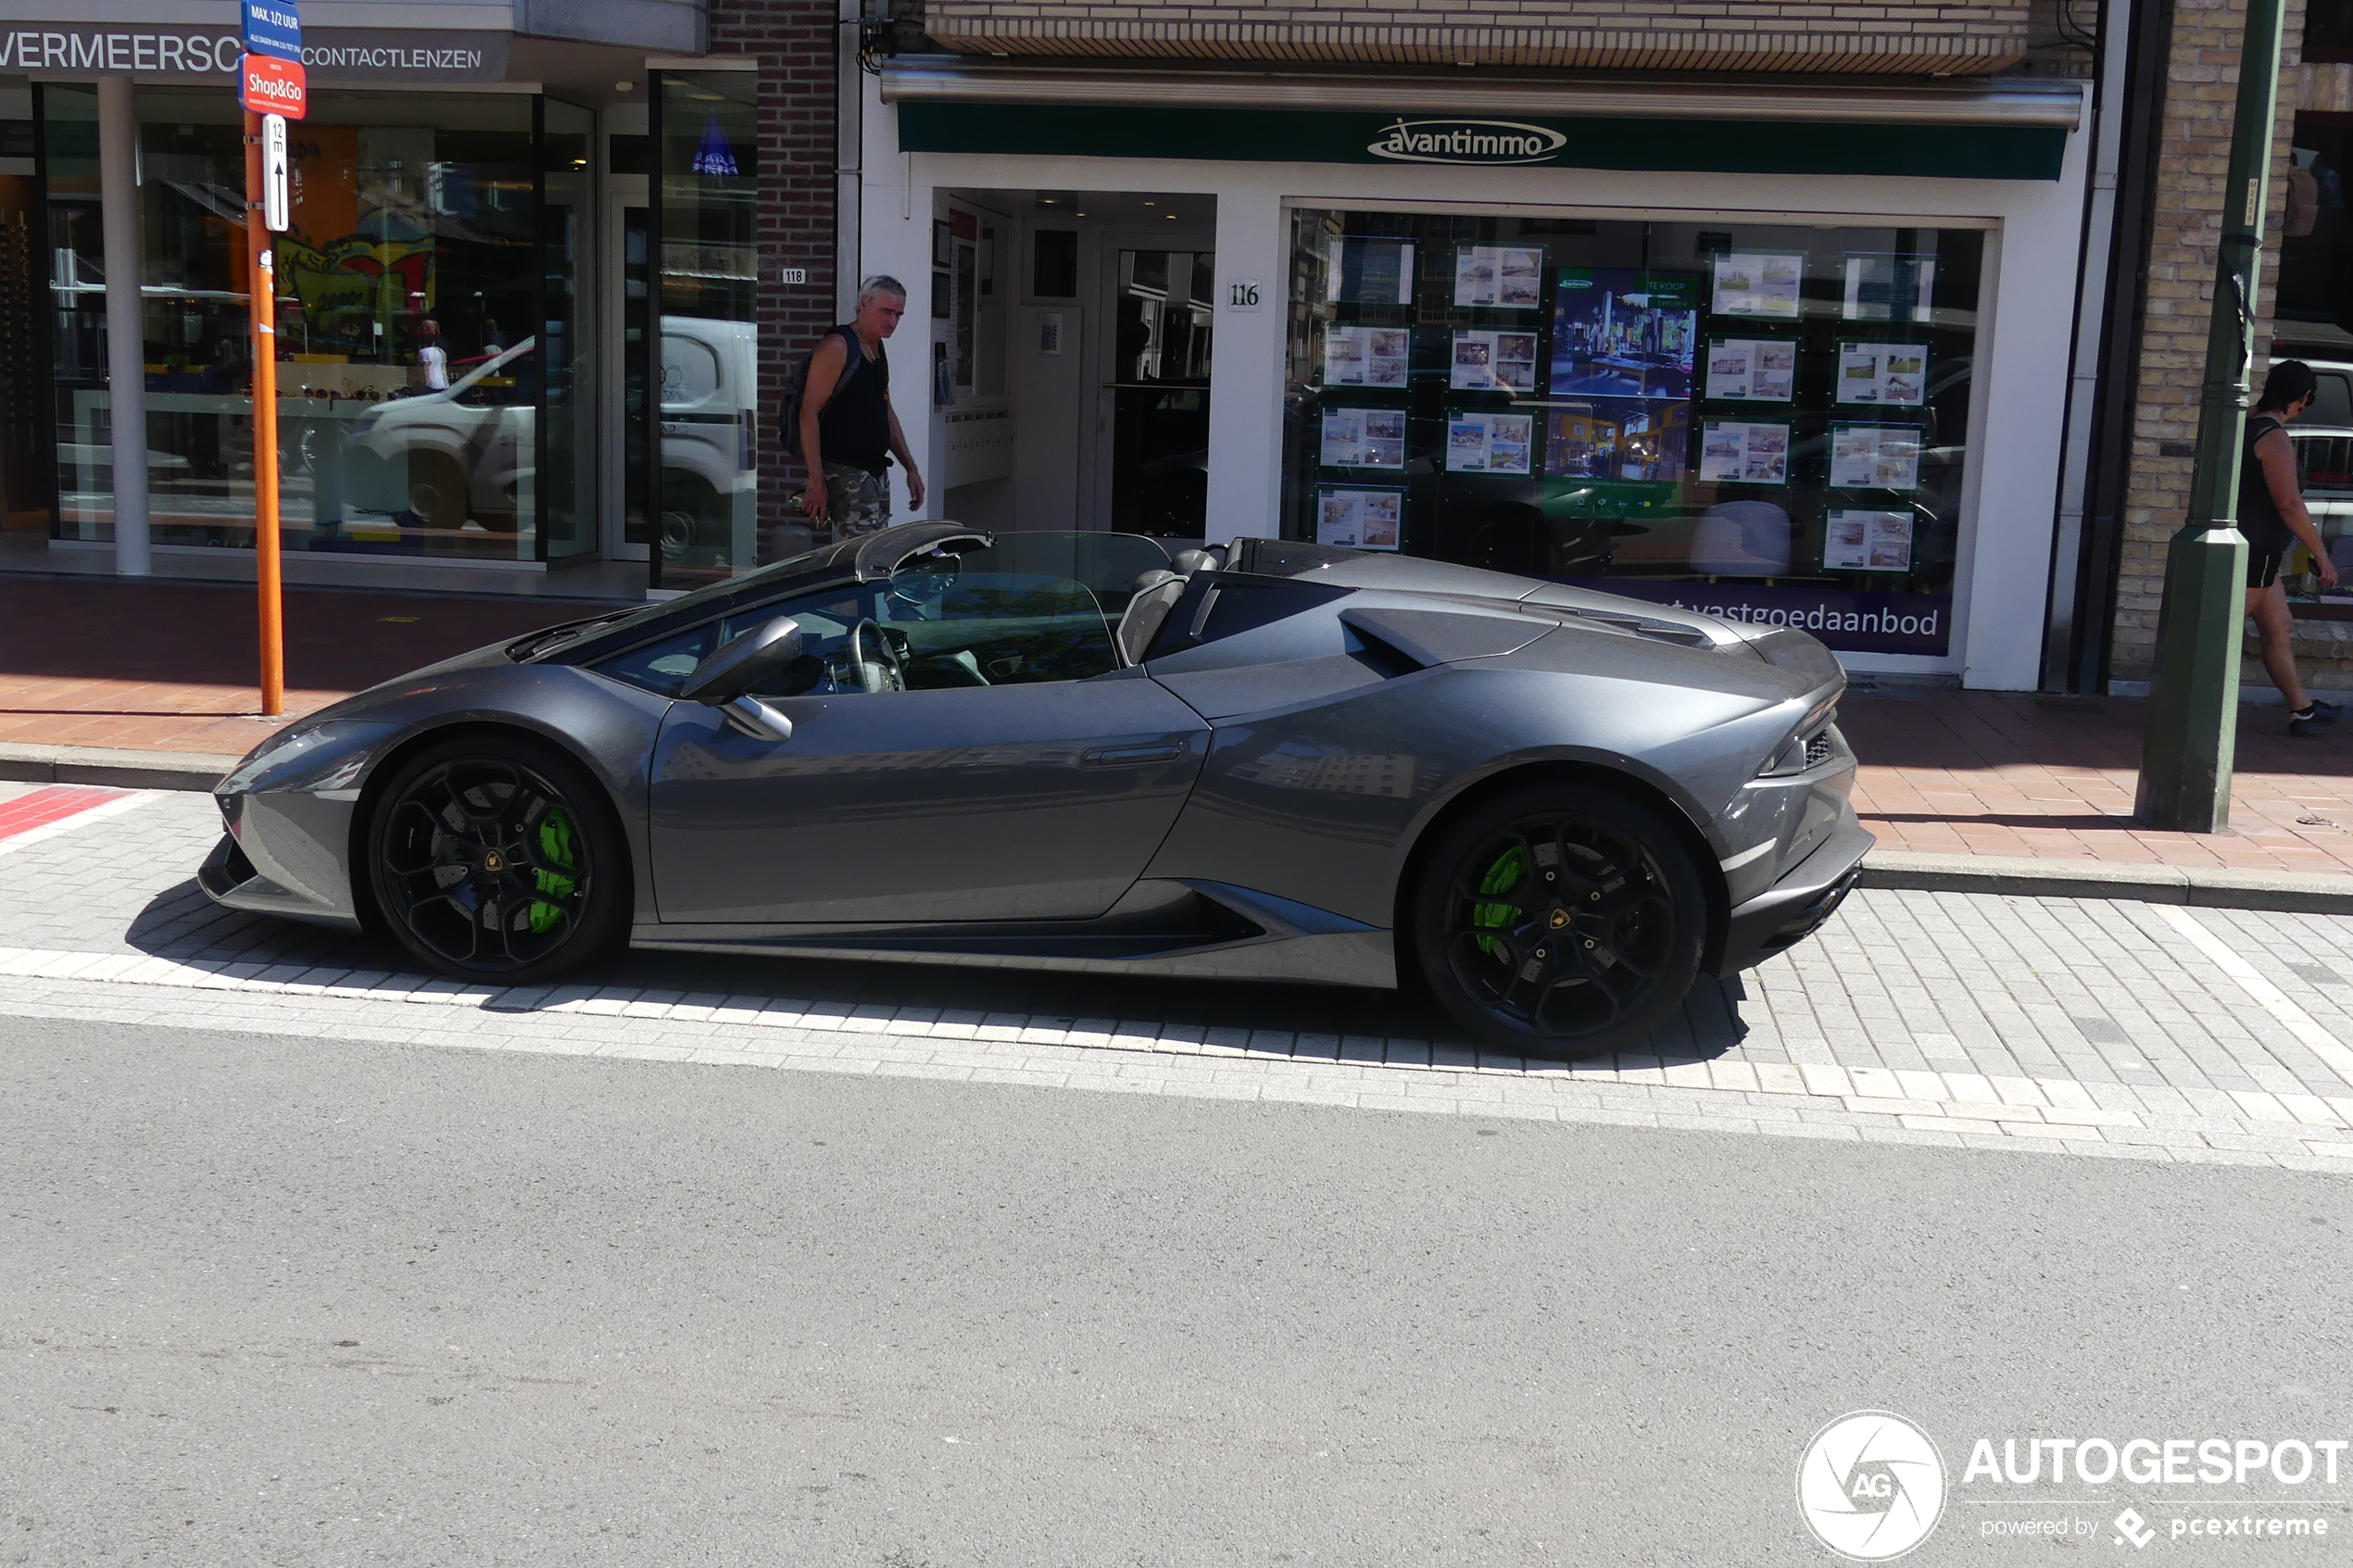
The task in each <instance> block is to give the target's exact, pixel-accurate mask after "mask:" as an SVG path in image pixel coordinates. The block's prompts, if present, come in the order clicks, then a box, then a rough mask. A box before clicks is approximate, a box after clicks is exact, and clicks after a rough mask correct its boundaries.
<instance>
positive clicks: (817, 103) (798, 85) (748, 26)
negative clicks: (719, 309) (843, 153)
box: [711, 0, 842, 537]
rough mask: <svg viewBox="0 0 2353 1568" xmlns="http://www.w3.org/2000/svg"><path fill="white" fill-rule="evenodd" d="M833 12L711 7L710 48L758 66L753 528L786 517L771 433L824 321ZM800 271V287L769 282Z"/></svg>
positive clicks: (828, 304) (831, 255)
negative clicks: (803, 273) (790, 379)
mask: <svg viewBox="0 0 2353 1568" xmlns="http://www.w3.org/2000/svg"><path fill="white" fill-rule="evenodd" d="M835 31H836V23H835V8H834V6H831V5H828V4H812V0H711V53H712V54H714V55H735V56H745V55H749V56H754V57H756V58H757V59H758V60H759V61H760V212H759V220H758V223H759V227H758V246H759V267H760V458H759V461H760V524H761V533H762V535H763V537H764V536H765V535H766V533H767V531H768V530H769V529H770V528H772V527H774V525H776V524H778V523H781V522H783V521H786V518H787V517H788V516H789V515H791V514H789V513H788V512H787V510H786V505H785V497H786V495H788V494H790V493H791V492H792V491H794V490H797V489H798V488H799V485H800V480H801V472H800V459H799V456H798V454H797V451H796V444H795V443H794V442H793V440H792V438H791V435H790V433H788V432H786V431H782V430H779V429H778V428H777V419H776V410H777V409H778V408H781V407H782V406H783V400H784V394H785V381H786V376H787V374H788V373H789V370H790V367H791V366H792V365H793V364H794V363H795V362H796V361H797V360H798V359H799V357H800V356H801V355H802V354H805V353H806V352H808V350H809V348H810V346H811V345H813V344H814V343H815V342H816V341H817V334H818V333H820V332H824V330H825V329H826V328H827V327H829V326H831V325H833V323H834V297H835V288H834V282H835V280H834V268H835V237H836V235H837V232H838V225H839V222H840V221H841V219H842V215H840V214H838V213H837V212H836V210H835V208H836V207H837V197H836V185H835V179H834V169H835V168H836V164H837V159H836V156H835V146H834V141H835V126H836V118H835V91H836V89H835V69H836V68H835ZM786 267H801V268H806V269H807V270H808V276H809V281H808V282H807V283H806V284H800V283H795V284H793V285H791V286H789V287H787V286H786V285H785V284H784V283H782V282H778V281H777V280H778V276H779V272H780V270H781V269H783V268H786Z"/></svg>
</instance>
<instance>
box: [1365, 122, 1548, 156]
mask: <svg viewBox="0 0 2353 1568" xmlns="http://www.w3.org/2000/svg"><path fill="white" fill-rule="evenodd" d="M1567 144H1568V138H1567V136H1564V135H1562V134H1561V133H1560V132H1557V131H1548V130H1546V129H1545V128H1544V127H1543V126H1541V125H1522V124H1520V123H1518V122H1517V121H1516V120H1509V119H1400V120H1399V121H1397V123H1395V124H1394V125H1391V126H1390V127H1389V129H1388V130H1386V131H1384V132H1381V133H1380V135H1379V136H1378V137H1377V138H1376V139H1375V140H1373V141H1371V142H1368V143H1366V144H1365V151H1366V152H1368V153H1370V154H1372V155H1373V156H1374V157H1386V158H1396V159H1399V160H1401V161H1403V162H1405V163H1543V162H1546V161H1547V160H1549V159H1550V158H1551V157H1552V156H1553V155H1554V153H1557V152H1559V151H1560V150H1561V148H1562V147H1564V146H1566V145H1567Z"/></svg>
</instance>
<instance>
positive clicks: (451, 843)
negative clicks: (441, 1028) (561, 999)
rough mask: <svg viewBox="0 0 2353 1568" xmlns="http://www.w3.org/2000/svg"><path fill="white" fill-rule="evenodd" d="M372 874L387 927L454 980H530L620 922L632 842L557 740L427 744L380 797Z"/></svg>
mask: <svg viewBox="0 0 2353 1568" xmlns="http://www.w3.org/2000/svg"><path fill="white" fill-rule="evenodd" d="M366 842H367V871H368V878H369V884H370V886H371V891H372V892H373V893H374V896H375V900H376V907H377V909H379V911H381V913H382V915H383V917H384V925H385V926H386V927H387V928H388V929H389V930H390V931H391V933H392V935H394V936H395V937H396V938H397V939H398V940H399V942H400V944H401V945H402V946H403V947H407V948H408V949H409V952H411V953H413V954H414V955H416V957H417V958H418V959H420V960H422V961H423V962H424V963H425V964H426V965H427V966H429V967H430V968H432V969H434V970H436V971H438V972H441V973H443V974H447V975H451V976H454V977H456V978H458V979H460V980H484V981H492V982H495V983H497V984H499V985H534V984H537V983H539V982H542V981H546V980H550V979H553V978H555V977H556V976H558V975H560V974H562V973H564V972H568V971H570V970H572V969H574V968H576V967H577V966H579V965H580V964H582V963H585V962H586V961H587V960H590V959H592V958H594V957H596V956H597V955H598V954H599V953H601V952H604V951H607V950H609V949H610V948H611V947H614V946H616V945H617V944H619V943H620V942H621V941H623V939H624V938H625V936H626V935H627V933H628V927H629V909H630V897H631V892H630V881H629V864H628V859H629V858H628V849H627V847H626V845H625V843H624V842H623V837H622V833H621V824H620V822H619V821H618V819H617V818H616V817H615V816H614V814H613V811H612V808H611V807H610V804H608V803H607V800H606V797H605V795H604V791H603V790H602V789H601V788H599V787H598V785H597V784H596V783H595V781H594V780H592V779H591V778H589V777H588V775H587V774H586V773H585V771H582V770H581V768H580V767H579V766H578V765H577V764H576V763H574V762H573V761H572V760H571V759H568V758H566V757H564V756H563V755H561V754H560V753H559V752H557V751H556V750H554V749H553V748H552V747H548V746H540V745H536V744H534V743H532V742H529V741H526V740H522V739H520V738H518V739H514V740H508V739H504V738H501V737H496V736H474V737H465V738H460V739H457V740H453V741H449V742H447V743H444V744H442V745H439V746H429V747H427V748H426V749H425V750H423V751H422V752H420V753H418V754H417V755H416V756H415V757H412V758H410V759H409V760H408V761H407V762H406V763H404V764H403V765H402V766H401V767H400V769H399V770H398V771H397V772H396V773H395V774H394V776H393V778H392V780H391V781H390V783H389V784H386V786H385V787H384V791H383V793H382V794H381V795H378V796H377V797H375V808H374V810H373V812H372V814H371V817H370V820H369V823H368V834H367V840H366Z"/></svg>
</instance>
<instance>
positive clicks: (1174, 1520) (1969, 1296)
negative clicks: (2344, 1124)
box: [0, 1020, 2353, 1568]
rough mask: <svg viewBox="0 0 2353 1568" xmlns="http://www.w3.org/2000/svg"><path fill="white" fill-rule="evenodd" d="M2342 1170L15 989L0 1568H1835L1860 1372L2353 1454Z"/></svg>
mask: <svg viewBox="0 0 2353 1568" xmlns="http://www.w3.org/2000/svg"><path fill="white" fill-rule="evenodd" d="M2348 1193H2353V1185H2348V1184H2347V1183H2346V1182H2345V1181H2344V1180H2343V1179H2341V1178H2331V1177H2328V1176H2322V1175H2311V1174H2302V1173H2292V1172H2282V1171H2275V1170H2260V1169H2237V1168H2216V1167H2177V1166H2168V1165H2156V1164H2150V1163H2145V1162H2140V1161H2128V1160H2082V1159H2058V1158H2051V1157H2046V1156H2034V1155H2014V1154H2008V1153H2003V1152H1981V1151H1975V1150H1944V1149H1928V1148H1890V1147H1878V1146H1869V1145H1856V1144H1828V1143H1813V1142H1808V1141H1805V1140H1800V1139H1795V1138H1761V1137H1756V1136H1753V1135H1752V1136H1742V1135H1719V1134H1711V1133H1700V1132H1659V1131H1653V1130H1642V1129H1630V1128H1610V1127H1593V1126H1564V1125H1558V1124H1549V1123H1547V1124H1536V1123H1509V1122H1497V1123H1483V1122H1481V1121H1480V1120H1479V1119H1478V1118H1477V1117H1475V1116H1413V1115H1396V1114H1389V1113H1381V1112H1373V1111H1365V1110H1328V1109H1323V1108H1315V1107H1305V1106H1275V1105H1262V1104H1238V1103H1237V1104H1229V1103H1221V1102H1217V1101H1212V1100H1202V1099H1176V1098H1128V1097H1120V1096H1112V1095H1099V1094H1091V1093H1082V1092H1076V1091H1069V1090H1041V1089H1032V1088H1019V1087H1008V1086H999V1085H978V1084H971V1083H939V1084H935V1083H928V1082H923V1081H912V1080H907V1079H890V1080H869V1079H858V1078H848V1077H839V1076H824V1075H818V1074H810V1073H790V1072H775V1071H756V1070H741V1069H731V1068H722V1067H711V1066H693V1065H686V1064H673V1063H649V1062H631V1061H607V1060H581V1059H559V1058H535V1057H531V1056H527V1055H521V1054H515V1053H511V1052H510V1053H501V1054H490V1053H473V1052H467V1051H457V1050H435V1049H424V1048H414V1047H387V1046H369V1045H356V1044H349V1043H334V1042H327V1041H304V1040H296V1039H282V1038H273V1037H267V1036H253V1035H214V1034H207V1033H202V1032H197V1031H194V1030H153V1031H140V1030H134V1029H130V1028H126V1027H122V1026H118V1025H110V1024H88V1023H66V1022H27V1021H22V1020H19V1021H12V1022H6V1024H0V1199H4V1201H0V1210H5V1214H4V1215H0V1358H5V1362H4V1364H5V1368H6V1371H5V1375H0V1388H4V1389H5V1394H0V1562H8V1563H19V1562H23V1563H41V1564H52V1563H55V1564H73V1565H81V1564H98V1563H109V1564H110V1563H173V1564H178V1563H187V1564H204V1565H207V1568H211V1565H218V1564H246V1563H271V1564H279V1563H283V1564H304V1565H310V1564H322V1565H323V1564H376V1563H404V1564H405V1563H417V1564H434V1565H444V1564H475V1563H484V1564H487V1563H497V1564H543V1563H544V1564H567V1565H569V1564H608V1563H611V1564H623V1563H625V1564H647V1565H660V1568H673V1565H675V1568H687V1565H696V1564H728V1565H734V1564H795V1565H799V1564H815V1565H832V1564H843V1565H861V1568H915V1565H918V1564H927V1565H930V1568H980V1565H984V1564H988V1565H996V1564H1012V1565H1021V1568H1080V1565H1089V1568H1092V1565H1126V1564H1154V1565H1158V1564H1170V1565H1178V1564H1183V1565H1193V1564H1223V1563H1302V1564H1334V1565H1347V1568H1359V1565H1365V1564H1376V1563H1413V1564H1424V1563H1428V1564H1456V1563H1464V1564H1470V1563H1479V1564H1484V1563H1499V1564H1501V1563H1508V1564H1527V1563H1541V1562H1564V1563H1567V1562H1579V1563H1584V1562H1603V1563H1607V1562H1669V1563H1692V1564H1711V1565H1716V1564H1724V1563H1731V1562H1799V1563H1806V1562H1829V1561H1831V1559H1829V1558H1828V1557H1827V1556H1826V1554H1825V1553H1823V1551H1822V1550H1821V1549H1820V1548H1819V1547H1818V1546H1817V1545H1816V1544H1815V1543H1814V1542H1813V1540H1812V1539H1811V1537H1809V1536H1807V1534H1806V1531H1805V1528H1804V1526H1803V1524H1802V1523H1801V1522H1800V1519H1799V1517H1798V1514H1797V1512H1796V1509H1795V1507H1794V1504H1793V1478H1794V1474H1795V1467H1796V1464H1797V1460H1798V1456H1799V1453H1800V1451H1801V1449H1803V1447H1804V1445H1805V1444H1806V1440H1807V1438H1808V1437H1809V1436H1812V1434H1813V1433H1814V1432H1815V1431H1816V1430H1817V1429H1818V1428H1819V1427H1820V1426H1821V1425H1822V1424H1823V1423H1825V1422H1826V1421H1828V1420H1830V1419H1831V1418H1832V1417H1834V1416H1836V1415H1838V1414H1840V1413H1841V1412H1843V1411H1849V1410H1852V1409H1856V1408H1858V1407H1867V1406H1876V1407H1883V1408H1888V1409H1893V1410H1895V1411H1901V1412H1903V1413H1905V1414H1906V1415H1908V1416H1910V1417H1911V1418H1912V1419H1914V1420H1916V1421H1918V1422H1919V1423H1920V1424H1922V1425H1923V1426H1924V1427H1925V1428H1927V1430H1928V1431H1930V1432H1931V1434H1933V1435H1934V1436H1936V1437H1937V1439H1938V1440H1939V1442H1940V1444H1942V1446H1943V1448H1944V1453H1945V1457H1946V1462H1947V1463H1948V1464H1951V1465H1954V1466H1956V1467H1957V1465H1958V1463H1959V1461H1960V1460H1961V1458H1962V1455H1963V1453H1964V1452H1965V1451H1966V1447H1967V1443H1968V1440H1969V1436H1971V1435H1973V1434H1978V1433H1986V1434H1991V1435H1993V1436H1994V1437H1995V1439H1996V1441H1997V1443H1998V1440H1999V1438H2000V1436H2002V1435H2004V1434H2021V1435H2028V1434H2033V1433H2038V1432H2039V1433H2045V1434H2049V1433H2068V1434H2070V1435H2081V1434H2093V1433H2098V1432H2107V1433H2110V1434H2113V1435H2116V1436H2124V1435H2127V1434H2133V1435H2138V1434H2141V1433H2144V1432H2146V1433H2153V1434H2156V1435H2158V1436H2165V1435H2167V1434H2169V1433H2171V1432H2176V1431H2178V1432H2180V1433H2182V1434H2183V1435H2188V1436H2204V1435H2206V1434H2207V1433H2208V1432H2209V1431H2215V1432H2233V1431H2259V1432H2271V1433H2284V1432H2290V1431H2303V1432H2307V1433H2314V1432H2317V1433H2321V1434H2323V1435H2327V1434H2332V1433H2336V1432H2339V1431H2340V1430H2341V1429H2342V1426H2343V1425H2344V1423H2343V1416H2344V1413H2345V1411H2347V1394H2348V1393H2349V1392H2353V1378H2348V1374H2347V1356H2346V1351H2347V1331H2346V1328H2345V1318H2344V1312H2345V1303H2346V1301H2347V1299H2348V1294H2349V1292H2348V1287H2349V1286H2353V1253H2349V1252H2348V1248H2347V1225H2348V1223H2353V1208H2349V1207H2348V1205H2347V1195H2348ZM1956 1479H1957V1476H1956ZM2348 1483H2349V1484H2348V1486H2347V1487H2345V1488H2341V1489H2339V1490H2337V1491H2335V1492H2333V1493H2332V1494H2331V1497H2332V1498H2336V1497H2342V1496H2345V1495H2347V1494H2348V1493H2353V1478H2348ZM2248 1495H2253V1494H2248ZM2269 1495H2276V1491H2275V1492H2274V1493H2272V1494H2269ZM2143 1506H2144V1508H2146V1507H2147V1506H2149V1505H2148V1504H2147V1503H2146V1502H2144V1504H2143ZM2334 1512H2335V1517H2336V1519H2337V1521H2338V1538H2337V1539H2335V1540H2333V1541H2332V1542H2331V1543H2330V1547H2331V1548H2333V1549H2331V1550H2327V1551H2317V1550H2314V1549H2313V1548H2315V1547H2316V1546H2317V1543H2302V1544H2298V1543H2279V1544H2272V1545H2267V1546H2263V1547H2260V1548H2246V1547H2244V1545H2243V1543H2242V1544H2241V1545H2240V1547H2238V1548H2237V1549H2221V1548H2218V1549H2217V1551H2218V1553H2220V1555H2218V1556H2216V1557H2213V1558H2202V1557H2196V1556H2193V1555H2186V1554H2185V1553H2186V1547H2172V1546H2171V1545H2170V1544H2169V1543H2160V1546H2162V1547H2163V1548H2164V1549H2158V1548H2152V1549H2151V1550H2150V1551H2149V1552H2148V1553H2147V1555H2148V1556H2150V1557H2151V1558H2155V1557H2158V1556H2168V1560H2169V1561H2173V1562H2188V1561H2221V1560H2224V1558H2225V1557H2227V1559H2228V1560H2229V1561H2233V1562H2236V1561H2241V1560H2245V1559H2246V1558H2248V1557H2251V1556H2255V1555H2258V1554H2259V1560H2260V1561H2263V1562H2301V1561H2334V1560H2336V1559H2338V1558H2339V1557H2340V1556H2341V1555H2342V1549H2343V1548H2344V1547H2345V1546H2346V1545H2347V1543H2348V1542H2353V1518H2348V1517H2347V1513H2346V1511H2345V1510H2344V1509H2343V1508H2341V1507H2339V1508H2337V1509H2335V1511H2334ZM1982 1514H1983V1505H1982V1504H1980V1505H1977V1508H1976V1512H1971V1511H1970V1509H1969V1507H1967V1506H1964V1505H1960V1504H1956V1505H1954V1506H1952V1507H1950V1508H1948V1510H1947V1515H1948V1517H1947V1518H1946V1520H1945V1522H1944V1524H1943V1525H1941V1526H1940V1528H1939V1531H1938V1533H1937V1535H1936V1536H1934V1537H1931V1540H1930V1541H1929V1542H1928V1543H1927V1544H1926V1545H1925V1546H1924V1547H1923V1548H1921V1549H1920V1550H1919V1552H1918V1553H1916V1554H1915V1556H1914V1557H1913V1558H1911V1559H1909V1560H1907V1561H1909V1562H1945V1561H1961V1560H1968V1561H1970V1562H1978V1561H1985V1562H1993V1561H2010V1562H2018V1561H2027V1560H2032V1561H2036V1562H2040V1561H2044V1560H2046V1559H2048V1558H2050V1557H2052V1556H2053V1555H2054V1554H2060V1555H2065V1554H2067V1553H2068V1551H2069V1548H2067V1547H2065V1546H2063V1545H2052V1544H2050V1543H2035V1544H2032V1545H2029V1544H2024V1543H2019V1542H2015V1541H2007V1540H2005V1541H1991V1540H1986V1539H1984V1538H1982V1535H1981V1533H1980V1520H1981V1517H1982ZM2087 1550H2089V1551H2096V1552H2097V1553H2098V1554H2101V1555H2114V1554H2117V1549H2115V1548H2113V1547H2111V1546H2110V1545H2109V1543H2108V1540H2107V1539H2106V1538H2105V1537H2102V1538H2101V1539H2099V1540H2098V1541H2097V1542H2096V1545H2095V1546H2094V1545H2086V1546H2085V1547H2084V1548H2082V1549H2080V1550H2076V1551H2074V1553H2073V1556H2074V1557H2076V1558H2080V1557H2081V1556H2082V1555H2083V1553H2084V1551H2087ZM2299 1553H2302V1555H2299ZM2120 1555H2121V1556H2125V1557H2136V1556H2137V1555H2138V1554H2134V1553H2131V1552H2124V1553H2121V1554H2120Z"/></svg>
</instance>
